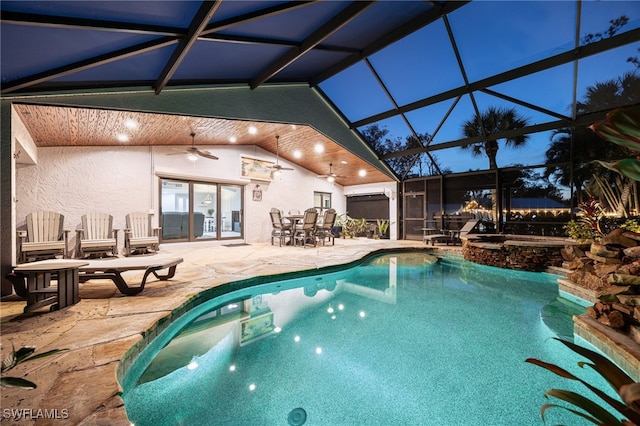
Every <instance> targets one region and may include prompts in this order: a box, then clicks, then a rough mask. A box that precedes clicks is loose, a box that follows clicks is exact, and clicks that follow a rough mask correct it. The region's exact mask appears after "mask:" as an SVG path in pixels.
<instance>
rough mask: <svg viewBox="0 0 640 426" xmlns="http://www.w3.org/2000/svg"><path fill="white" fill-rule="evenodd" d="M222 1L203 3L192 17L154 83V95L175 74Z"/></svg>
mask: <svg viewBox="0 0 640 426" xmlns="http://www.w3.org/2000/svg"><path fill="white" fill-rule="evenodd" d="M221 4H222V1H204V2H202V5H201V6H200V9H198V12H196V15H195V16H194V17H193V21H191V24H190V25H189V28H188V29H187V34H186V36H185V37H184V38H182V39H181V40H180V42H179V43H178V45H177V46H176V48H175V50H174V51H173V54H172V55H171V58H169V61H168V62H167V63H166V65H165V67H164V69H163V70H162V72H161V73H160V77H158V80H157V81H156V84H155V87H154V90H155V92H156V95H158V94H159V93H160V92H161V91H162V89H164V86H166V85H167V83H168V82H169V80H170V79H171V77H173V74H174V73H175V72H176V70H177V69H178V67H179V66H180V64H181V63H182V61H183V60H184V58H185V57H186V56H187V54H188V53H189V50H190V49H191V47H192V46H193V45H194V43H195V42H196V41H197V40H198V36H200V33H201V32H202V31H203V30H204V28H205V27H206V26H207V24H208V23H209V21H211V18H212V17H213V15H214V13H216V11H217V10H218V8H220V5H221Z"/></svg>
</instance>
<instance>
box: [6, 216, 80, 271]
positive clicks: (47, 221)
mask: <svg viewBox="0 0 640 426" xmlns="http://www.w3.org/2000/svg"><path fill="white" fill-rule="evenodd" d="M26 225H27V230H26V231H24V230H21V231H18V263H24V262H27V261H28V260H40V259H50V258H54V257H56V256H60V255H61V256H62V257H63V258H66V257H67V256H68V253H69V230H68V229H63V225H64V216H63V215H61V214H60V213H57V212H52V211H35V212H32V213H29V214H28V215H27V218H26Z"/></svg>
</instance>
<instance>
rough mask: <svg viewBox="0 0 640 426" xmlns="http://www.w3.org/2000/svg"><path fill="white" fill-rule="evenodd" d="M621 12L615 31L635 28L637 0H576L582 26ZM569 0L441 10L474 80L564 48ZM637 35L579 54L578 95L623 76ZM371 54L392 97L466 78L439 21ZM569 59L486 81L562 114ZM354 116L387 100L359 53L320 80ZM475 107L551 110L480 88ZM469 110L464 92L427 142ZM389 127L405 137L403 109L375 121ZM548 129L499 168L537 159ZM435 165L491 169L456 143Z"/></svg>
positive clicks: (388, 105) (425, 115) (503, 151)
mask: <svg viewBox="0 0 640 426" xmlns="http://www.w3.org/2000/svg"><path fill="white" fill-rule="evenodd" d="M622 15H625V16H627V17H628V18H629V20H630V21H629V23H628V24H627V25H625V26H624V27H623V29H622V30H621V31H622V32H623V31H628V30H631V29H634V28H638V27H640V2H636V1H611V0H599V1H584V2H582V11H581V24H580V30H579V35H580V37H583V36H584V35H586V34H588V33H596V32H602V31H604V30H606V29H607V27H608V26H609V21H610V20H611V19H616V18H618V17H620V16H622ZM575 16H576V2H574V1H510V2H507V1H475V2H472V3H470V4H468V5H465V6H463V7H461V8H460V9H458V10H456V11H455V12H453V13H451V14H450V15H449V17H448V19H449V23H450V26H451V31H452V33H453V35H454V37H455V39H456V43H457V46H458V49H459V52H460V57H461V60H462V62H463V64H464V67H465V72H466V73H467V77H468V79H469V81H470V82H474V81H477V80H480V79H483V78H486V77H489V76H492V75H495V74H498V73H501V72H504V71H507V70H510V69H513V68H516V67H519V66H523V65H526V64H529V63H532V62H535V61H538V60H540V59H543V58H546V57H549V56H552V55H556V54H559V53H562V52H566V51H570V50H572V49H573V47H574V42H575V41H574V40H575V34H576V19H575ZM639 47H640V43H635V44H631V45H627V46H623V47H621V48H618V49H615V50H612V51H609V52H605V53H603V54H599V55H595V56H592V57H588V58H585V59H583V60H581V61H580V62H579V64H578V70H577V76H578V90H577V97H578V100H581V99H582V98H583V96H584V93H585V89H586V88H587V87H589V86H591V85H593V84H594V83H596V82H602V81H606V80H610V79H616V78H618V77H620V76H621V75H622V74H623V73H624V72H626V71H632V70H634V69H635V67H634V66H633V65H632V64H629V63H627V62H626V60H627V58H628V57H629V56H640V52H638V48H639ZM370 63H371V66H372V67H373V69H374V70H375V72H376V73H377V74H378V75H379V77H380V79H381V80H382V81H383V83H384V84H385V85H386V86H387V89H388V90H389V92H390V93H391V95H392V96H393V97H394V99H395V101H396V102H397V104H398V105H400V106H402V105H406V104H408V103H411V102H414V101H416V100H419V99H422V98H425V97H428V96H432V95H435V94H438V93H441V92H444V91H446V90H449V89H453V88H456V87H459V86H462V85H463V84H464V79H463V77H462V74H461V72H460V69H459V67H458V65H457V61H456V57H455V55H454V53H453V49H452V48H451V43H450V42H449V39H448V36H447V33H446V26H445V23H444V21H443V20H439V21H438V22H436V23H434V24H432V25H429V26H427V27H425V28H423V29H422V30H420V31H418V32H416V33H414V34H411V35H410V36H408V37H406V38H405V39H403V40H400V41H398V42H396V43H395V44H394V45H391V46H389V47H388V48H386V49H384V50H382V51H380V52H378V53H376V54H375V55H373V56H371V58H370ZM573 76H574V65H573V63H569V64H565V65H561V66H558V67H555V68H553V69H549V70H546V71H544V72H541V73H538V74H534V75H531V76H527V77H523V78H521V79H518V80H513V81H509V82H506V83H503V84H501V85H498V86H495V87H491V89H492V90H494V91H496V92H499V93H502V94H505V95H508V96H511V97H514V98H518V99H522V100H524V101H526V102H529V103H531V104H534V105H538V106H540V107H542V108H545V109H548V110H551V111H554V112H556V113H560V114H564V115H569V114H570V107H569V106H570V105H571V103H572V99H573ZM320 87H321V89H322V90H324V91H325V92H326V93H327V94H328V95H329V96H330V97H331V98H332V100H333V101H334V102H335V103H336V104H337V105H338V107H339V108H341V109H342V111H343V112H344V113H345V114H346V115H347V117H348V118H349V119H350V120H351V121H357V120H360V119H363V118H366V117H369V116H371V115H374V114H376V113H380V112H383V111H387V110H390V109H392V108H393V103H392V102H391V101H390V100H389V99H388V97H387V96H386V94H385V93H384V91H383V90H382V89H381V88H380V86H379V85H378V83H377V81H376V79H375V76H374V74H373V73H372V71H371V70H370V68H369V66H368V65H367V64H366V63H364V62H360V63H358V64H355V65H354V66H352V67H351V68H349V69H347V70H345V71H343V72H342V73H340V74H338V75H336V76H334V77H333V78H331V79H329V80H327V81H325V82H323V83H322V84H321V85H320ZM474 96H475V99H476V102H477V104H478V106H479V108H480V110H484V109H486V108H487V107H488V106H505V107H512V106H515V107H516V109H517V110H518V111H519V113H520V114H521V115H523V116H524V117H526V118H528V119H529V121H530V123H531V124H536V123H543V122H548V121H554V120H556V118H555V117H553V116H549V115H547V114H544V113H541V112H538V111H535V110H532V109H528V108H526V107H523V106H520V105H516V104H513V103H511V102H508V101H505V100H502V99H499V98H496V97H494V96H491V95H488V94H485V93H478V92H476V93H474ZM453 101H454V100H453V99H451V100H447V101H444V102H441V103H439V104H435V105H431V106H429V107H427V108H424V109H420V110H414V111H412V112H410V113H408V114H407V119H408V120H409V122H410V123H411V125H412V126H413V127H414V129H415V130H416V132H418V133H425V132H426V133H429V134H433V132H434V131H435V129H436V128H437V127H438V125H439V124H440V121H441V120H442V117H443V116H444V115H445V113H446V112H447V111H448V110H449V108H450V107H451V105H452V104H453ZM472 116H473V108H472V104H471V100H470V99H469V96H465V97H463V98H462V99H461V100H460V101H459V102H458V103H457V105H456V106H455V108H454V109H453V111H452V113H451V116H450V117H449V119H448V120H447V121H446V122H445V123H444V125H443V126H442V128H441V129H440V130H439V131H438V133H437V134H436V136H435V137H434V141H433V144H437V143H440V142H447V141H451V140H456V139H460V138H462V137H463V135H462V133H461V129H460V128H461V123H462V122H463V121H464V120H467V119H469V118H471V117H472ZM378 124H379V125H380V126H383V127H386V128H387V129H389V131H390V134H391V135H393V136H394V137H395V136H399V137H402V138H404V137H406V136H407V135H409V134H410V131H409V129H408V127H407V126H406V125H405V123H404V121H403V120H402V119H401V118H400V117H393V118H391V119H388V120H385V121H383V122H379V123H378ZM550 134H551V132H543V133H540V134H532V135H530V139H529V142H528V144H527V147H526V148H525V149H509V148H506V147H502V146H501V148H500V151H499V152H498V159H497V161H498V165H499V166H500V167H504V166H508V165H514V164H524V165H534V164H541V163H544V161H545V156H544V154H545V151H546V150H547V148H548V146H549V143H550ZM435 155H436V156H437V158H438V161H439V162H440V164H441V165H442V166H444V167H448V168H450V169H451V170H452V171H454V172H460V171H466V170H470V169H474V170H475V169H486V168H488V160H487V158H486V157H480V158H474V157H472V156H471V154H470V153H468V152H466V151H462V150H461V149H460V148H452V149H445V150H438V151H436V152H435Z"/></svg>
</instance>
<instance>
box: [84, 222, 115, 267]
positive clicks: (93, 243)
mask: <svg viewBox="0 0 640 426" xmlns="http://www.w3.org/2000/svg"><path fill="white" fill-rule="evenodd" d="M117 254H118V230H117V229H113V216H111V215H110V214H107V213H87V214H85V215H83V216H82V228H81V229H76V257H78V258H83V257H85V256H87V255H95V256H98V257H101V256H102V255H106V256H109V255H110V256H116V255H117Z"/></svg>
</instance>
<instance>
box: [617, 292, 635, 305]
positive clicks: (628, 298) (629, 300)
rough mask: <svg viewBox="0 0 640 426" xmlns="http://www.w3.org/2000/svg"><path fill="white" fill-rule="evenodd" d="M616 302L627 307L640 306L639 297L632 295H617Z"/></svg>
mask: <svg viewBox="0 0 640 426" xmlns="http://www.w3.org/2000/svg"><path fill="white" fill-rule="evenodd" d="M618 300H619V301H620V303H624V304H625V305H628V306H640V296H638V295H634V294H619V295H618Z"/></svg>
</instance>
